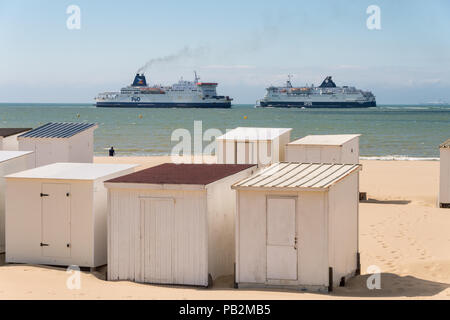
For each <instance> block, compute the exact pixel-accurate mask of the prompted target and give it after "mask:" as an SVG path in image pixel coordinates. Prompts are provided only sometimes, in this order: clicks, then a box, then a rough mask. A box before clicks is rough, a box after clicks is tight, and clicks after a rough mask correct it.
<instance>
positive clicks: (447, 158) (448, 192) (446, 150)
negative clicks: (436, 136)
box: [439, 139, 450, 208]
mask: <svg viewBox="0 0 450 320" xmlns="http://www.w3.org/2000/svg"><path fill="white" fill-rule="evenodd" d="M440 150H441V178H440V188H439V189H440V191H439V206H440V207H441V208H450V139H448V140H447V141H445V142H444V143H443V144H441V146H440Z"/></svg>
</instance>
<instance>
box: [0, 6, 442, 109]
mask: <svg viewBox="0 0 450 320" xmlns="http://www.w3.org/2000/svg"><path fill="white" fill-rule="evenodd" d="M70 5H77V6H78V7H79V8H80V13H81V14H80V22H81V23H80V29H74V30H70V29H68V28H67V20H68V19H69V18H70V16H71V14H67V12H66V11H67V8H68V7H69V6H70ZM370 5H377V6H378V7H379V8H380V22H381V29H380V30H370V29H369V28H368V27H367V19H368V18H369V16H370V14H368V13H367V8H368V7H369V6H370ZM151 60H157V62H155V63H153V64H152V65H151V66H150V67H149V68H147V70H146V72H145V73H146V76H147V81H149V82H150V83H152V84H154V83H158V84H159V83H161V84H164V85H170V84H172V83H174V82H177V81H178V80H179V79H180V77H184V79H187V80H189V79H193V77H194V75H193V71H194V70H195V71H197V72H198V74H199V75H200V77H201V79H202V80H203V81H215V82H219V87H218V93H219V94H221V95H229V96H231V97H233V98H234V99H235V103H255V101H256V100H257V99H260V98H262V97H263V96H264V94H265V88H266V87H268V86H270V85H282V84H283V83H284V82H285V81H286V80H287V75H288V74H292V75H293V83H294V85H305V84H308V85H310V84H315V85H320V83H321V81H322V80H323V79H324V78H325V77H326V76H329V75H330V76H333V79H334V81H335V82H336V83H337V85H349V86H356V87H357V88H360V89H365V90H371V91H372V92H373V93H374V94H375V95H376V96H377V101H378V103H379V104H420V103H429V102H449V103H450V1H448V0H430V1H414V0H397V1H389V0H388V1H381V0H370V1H365V0H359V1H354V0H319V1H309V0H308V1H299V0H296V1H294V0H292V1H284V0H281V1H280V0H277V1H265V0H245V1H242V0H241V1H237V0H227V1H211V0H208V1H203V0H191V1H149V0H147V1H144V0H134V1H103V0H95V1H93V0H90V1H85V0H71V1H64V0H58V1H57V0H39V1H37V0H28V1H25V0H14V1H12V0H0V102H64V103H91V102H92V103H93V102H94V101H93V98H94V97H95V96H96V95H97V94H98V93H99V92H104V91H117V90H119V89H120V88H121V87H123V86H126V85H129V84H131V82H132V80H133V77H134V74H135V73H136V71H137V70H138V69H139V68H140V67H142V66H144V65H145V64H146V63H147V62H148V61H151Z"/></svg>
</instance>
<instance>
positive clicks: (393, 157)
mask: <svg viewBox="0 0 450 320" xmlns="http://www.w3.org/2000/svg"><path fill="white" fill-rule="evenodd" d="M116 152H120V150H119V151H118V150H116ZM197 156H203V157H215V156H212V155H206V154H202V155H197ZM148 157H171V155H169V154H118V155H116V156H114V158H148ZM191 157H193V156H191ZM94 158H108V156H107V155H105V154H94ZM186 158H188V156H186ZM359 160H361V161H440V158H439V157H415V156H402V155H387V156H361V157H359Z"/></svg>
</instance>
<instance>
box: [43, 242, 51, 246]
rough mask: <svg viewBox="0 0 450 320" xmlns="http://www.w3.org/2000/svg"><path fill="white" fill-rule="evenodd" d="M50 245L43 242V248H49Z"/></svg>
mask: <svg viewBox="0 0 450 320" xmlns="http://www.w3.org/2000/svg"><path fill="white" fill-rule="evenodd" d="M49 246H50V245H48V244H46V243H42V242H41V247H49Z"/></svg>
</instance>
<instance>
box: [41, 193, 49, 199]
mask: <svg viewBox="0 0 450 320" xmlns="http://www.w3.org/2000/svg"><path fill="white" fill-rule="evenodd" d="M49 196H50V195H49V194H45V193H41V198H43V197H49Z"/></svg>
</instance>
